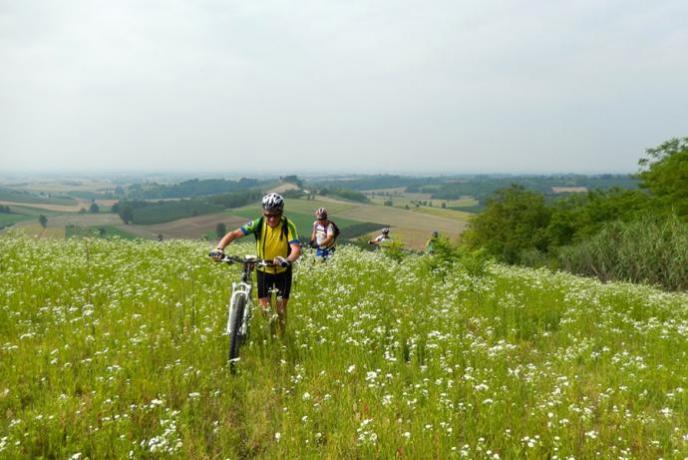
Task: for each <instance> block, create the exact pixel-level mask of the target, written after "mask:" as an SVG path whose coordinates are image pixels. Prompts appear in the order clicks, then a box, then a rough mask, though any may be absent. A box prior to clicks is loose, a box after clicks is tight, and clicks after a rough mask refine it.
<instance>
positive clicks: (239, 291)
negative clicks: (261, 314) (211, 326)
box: [226, 282, 252, 337]
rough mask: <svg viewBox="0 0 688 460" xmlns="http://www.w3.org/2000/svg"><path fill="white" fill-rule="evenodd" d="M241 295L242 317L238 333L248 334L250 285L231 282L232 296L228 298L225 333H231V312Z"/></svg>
mask: <svg viewBox="0 0 688 460" xmlns="http://www.w3.org/2000/svg"><path fill="white" fill-rule="evenodd" d="M241 297H244V299H245V302H244V317H243V318H242V319H241V326H240V329H239V331H238V332H239V335H241V336H244V337H245V336H246V335H248V325H249V323H250V321H251V310H252V309H251V285H250V284H249V283H244V282H241V283H232V297H231V298H230V300H229V309H228V312H227V331H226V333H227V335H230V336H231V335H232V332H233V331H232V312H233V310H234V308H235V305H236V304H237V302H238V301H239V299H240V298H241Z"/></svg>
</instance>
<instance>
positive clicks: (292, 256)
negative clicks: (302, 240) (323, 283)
mask: <svg viewBox="0 0 688 460" xmlns="http://www.w3.org/2000/svg"><path fill="white" fill-rule="evenodd" d="M289 247H291V252H290V253H289V256H288V257H287V260H288V261H289V263H292V264H293V263H294V262H296V260H297V259H298V258H299V257H300V256H301V245H300V244H299V243H290V244H289Z"/></svg>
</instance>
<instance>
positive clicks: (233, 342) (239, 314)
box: [229, 295, 246, 364]
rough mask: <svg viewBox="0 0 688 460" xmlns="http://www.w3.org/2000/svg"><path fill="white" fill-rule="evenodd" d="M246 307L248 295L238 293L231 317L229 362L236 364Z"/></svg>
mask: <svg viewBox="0 0 688 460" xmlns="http://www.w3.org/2000/svg"><path fill="white" fill-rule="evenodd" d="M245 309H246V297H245V296H243V295H238V296H236V298H235V302H234V305H233V306H232V313H231V315H230V317H229V321H230V328H229V362H230V363H231V364H234V362H236V360H237V359H238V358H239V348H240V347H241V323H242V322H243V320H244V310H245Z"/></svg>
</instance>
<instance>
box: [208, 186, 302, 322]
mask: <svg viewBox="0 0 688 460" xmlns="http://www.w3.org/2000/svg"><path fill="white" fill-rule="evenodd" d="M283 211H284V198H282V196H281V195H279V194H277V193H269V194H267V195H265V196H264V197H263V215H262V216H261V217H260V218H258V219H256V220H252V221H249V222H248V223H247V224H246V225H243V226H241V227H240V228H238V229H236V230H233V231H231V232H229V233H227V234H226V235H225V236H224V237H222V239H221V240H220V242H219V243H218V244H217V249H216V251H215V253H216V254H218V256H217V257H215V260H219V259H220V258H221V256H222V254H223V253H224V249H225V247H227V246H228V245H229V244H230V243H231V242H232V241H234V240H235V239H237V238H243V237H244V236H246V235H248V234H253V235H254V236H255V237H256V251H257V252H258V257H260V258H261V259H265V260H272V261H273V262H274V264H275V265H276V266H275V267H258V268H257V269H256V278H257V281H258V299H259V301H260V306H261V308H262V309H263V312H267V311H268V310H269V309H270V299H269V294H268V290H269V289H270V288H271V287H274V288H276V289H277V291H278V296H281V297H282V300H281V301H278V302H277V305H276V309H277V315H278V317H279V322H280V328H281V330H282V331H284V328H285V327H286V324H287V301H288V300H289V293H290V291H291V281H292V264H293V263H294V262H296V260H297V259H298V258H299V256H300V255H301V245H300V244H299V235H298V234H297V232H296V225H294V223H293V222H292V221H291V220H289V219H287V218H286V217H284V216H283V215H282V214H283Z"/></svg>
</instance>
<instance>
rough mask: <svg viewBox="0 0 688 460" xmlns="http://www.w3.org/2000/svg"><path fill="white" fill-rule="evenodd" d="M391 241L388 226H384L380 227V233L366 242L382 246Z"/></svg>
mask: <svg viewBox="0 0 688 460" xmlns="http://www.w3.org/2000/svg"><path fill="white" fill-rule="evenodd" d="M391 242H392V238H390V237H389V227H385V228H383V229H382V233H380V234H379V235H378V236H376V237H375V238H373V239H372V240H370V241H368V244H372V245H373V246H377V247H383V246H386V245H387V244H389V243H391Z"/></svg>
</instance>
